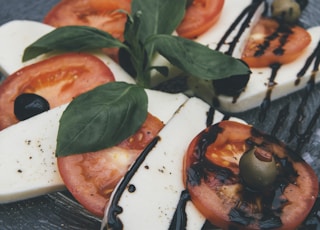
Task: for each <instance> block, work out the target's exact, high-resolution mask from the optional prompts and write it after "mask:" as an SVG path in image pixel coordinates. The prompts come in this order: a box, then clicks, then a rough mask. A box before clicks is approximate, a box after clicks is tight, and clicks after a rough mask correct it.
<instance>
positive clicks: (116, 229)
mask: <svg viewBox="0 0 320 230" xmlns="http://www.w3.org/2000/svg"><path fill="white" fill-rule="evenodd" d="M159 140H160V137H155V138H154V139H153V140H152V141H151V143H150V144H149V145H148V146H147V147H146V148H145V149H144V150H143V151H142V153H141V154H140V155H139V157H138V158H137V160H136V162H135V163H134V164H133V165H132V167H131V168H130V169H129V171H127V173H126V175H125V176H124V178H123V179H122V181H121V182H120V185H119V187H118V188H117V191H116V192H115V194H114V197H113V199H111V200H110V205H109V211H108V213H107V223H106V225H107V226H105V228H106V227H107V229H113V230H121V229H123V224H122V221H121V220H120V218H118V214H120V213H121V212H122V207H120V206H119V205H118V203H119V201H120V199H121V196H122V194H123V192H124V191H125V190H126V189H127V185H128V183H129V182H130V180H131V179H132V177H133V176H134V174H135V173H136V171H137V170H138V168H139V167H140V166H141V164H142V163H143V162H144V160H145V158H146V157H147V156H148V154H149V152H150V151H151V150H152V149H153V148H154V147H155V146H156V145H157V143H158V141H159Z"/></svg>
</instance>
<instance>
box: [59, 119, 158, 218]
mask: <svg viewBox="0 0 320 230" xmlns="http://www.w3.org/2000/svg"><path fill="white" fill-rule="evenodd" d="M162 127H163V123H162V122H161V121H160V120H159V119H158V118H156V117H154V116H153V115H151V114H148V116H147V119H146V121H145V122H144V124H143V125H142V127H141V128H140V129H139V130H138V131H137V133H136V134H134V135H133V136H131V137H129V138H128V139H126V140H124V141H123V142H122V143H120V144H119V145H117V146H114V147H111V148H107V149H103V150H100V151H97V152H91V153H84V154H76V155H70V156H66V157H58V168H59V172H60V175H61V177H62V179H63V181H64V183H65V185H66V187H67V188H68V190H69V191H70V192H71V194H72V195H73V196H74V197H75V199H76V200H77V201H78V202H79V203H80V204H82V205H83V207H84V208H86V209H87V210H88V211H90V212H91V213H92V214H94V215H96V216H98V217H103V215H104V210H105V206H106V204H107V203H108V201H109V199H110V196H111V193H112V191H113V189H114V188H115V187H116V185H117V184H118V182H119V181H120V179H121V178H122V177H123V176H124V175H125V173H126V172H127V170H128V168H129V167H130V165H131V164H132V163H133V162H134V161H135V160H136V158H137V157H138V156H139V154H140V153H141V152H142V150H143V149H144V148H145V147H146V146H147V144H148V143H149V142H151V140H152V139H153V138H154V137H155V136H156V135H157V133H158V132H159V131H160V129H161V128H162Z"/></svg>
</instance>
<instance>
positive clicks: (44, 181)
mask: <svg viewBox="0 0 320 230" xmlns="http://www.w3.org/2000/svg"><path fill="white" fill-rule="evenodd" d="M147 94H148V98H149V107H148V111H149V112H150V113H152V114H153V115H155V116H156V117H158V118H159V119H160V120H161V121H163V122H164V123H166V122H167V121H168V120H169V119H170V118H171V117H172V115H173V114H174V113H175V112H176V110H177V109H178V108H179V107H180V106H181V105H182V104H183V103H184V102H185V101H186V100H187V99H188V98H187V97H186V96H184V95H183V94H167V93H162V92H158V91H152V90H147ZM66 106H67V105H63V106H60V107H57V108H54V109H52V110H49V111H47V112H44V113H42V114H39V115H37V116H35V117H32V118H30V119H28V120H25V121H21V122H19V123H17V124H15V125H13V126H10V127H8V128H6V129H4V130H2V131H1V132H0V149H1V151H0V175H1V176H0V177H1V178H0V203H7V202H12V201H17V200H22V199H27V198H30V197H35V196H39V195H43V194H46V193H49V192H52V191H57V190H61V189H63V188H64V184H63V182H62V180H61V178H60V175H59V172H58V169H57V165H56V159H55V149H56V138H57V133H58V128H59V119H60V117H61V115H62V113H63V111H64V109H65V108H66Z"/></svg>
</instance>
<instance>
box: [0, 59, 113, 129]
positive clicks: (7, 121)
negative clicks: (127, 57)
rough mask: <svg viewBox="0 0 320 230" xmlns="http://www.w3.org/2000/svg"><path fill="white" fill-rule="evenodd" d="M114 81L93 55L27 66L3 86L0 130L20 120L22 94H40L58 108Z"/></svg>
mask: <svg viewBox="0 0 320 230" xmlns="http://www.w3.org/2000/svg"><path fill="white" fill-rule="evenodd" d="M114 80H115V79H114V76H113V73H112V72H111V70H110V69H109V67H107V66H106V65H105V64H104V63H103V62H102V61H101V60H100V59H99V58H97V57H95V56H93V55H90V54H83V53H68V54H62V55H57V56H54V57H51V58H48V59H46V60H43V61H40V62H37V63H35V64H31V65H29V66H26V67H24V68H22V69H20V70H18V71H17V72H15V73H13V74H12V75H10V76H8V77H7V78H6V79H5V81H3V83H2V84H1V85H0V111H1V113H0V130H2V129H4V128H6V127H8V126H10V125H12V124H15V123H17V122H18V120H17V118H16V117H15V115H14V101H15V99H16V98H17V96H19V95H20V94H22V93H33V94H37V95H39V96H41V97H43V98H45V99H46V100H47V101H48V102H49V105H50V108H54V107H56V106H59V105H62V104H65V103H67V102H69V101H71V100H72V99H73V98H74V97H76V96H78V95H79V94H81V93H84V92H86V91H88V90H90V89H93V88H94V87H96V86H98V85H101V84H104V83H107V82H110V81H114Z"/></svg>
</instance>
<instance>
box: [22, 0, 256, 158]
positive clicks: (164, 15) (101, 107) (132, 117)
mask: <svg viewBox="0 0 320 230" xmlns="http://www.w3.org/2000/svg"><path fill="white" fill-rule="evenodd" d="M186 3H187V0H174V1H173V0H148V1H146V0H132V3H131V4H132V5H131V14H127V21H126V26H125V31H124V38H125V41H124V42H121V41H119V40H118V39H116V38H114V37H113V36H112V35H111V34H109V33H106V32H104V31H101V30H99V29H95V28H92V27H87V26H65V27H60V28H57V29H55V30H53V31H52V32H50V33H48V34H46V35H45V36H43V37H41V38H40V39H38V40H37V41H35V42H34V43H33V44H31V45H30V46H28V47H27V48H26V49H25V52H24V55H23V61H27V60H30V59H32V58H35V57H37V56H39V55H41V54H44V53H48V52H51V51H67V52H68V51H87V50H92V49H100V48H111V47H115V48H120V51H121V52H120V53H122V52H123V53H124V54H125V55H119V59H120V64H121V63H122V64H123V63H124V65H122V66H125V67H128V66H130V68H132V71H131V72H130V73H131V75H132V77H134V78H135V80H136V83H137V85H135V86H134V85H130V84H126V83H109V84H106V85H102V86H100V87H98V88H96V89H94V90H92V91H89V92H87V93H84V94H83V95H81V96H79V97H78V98H76V99H75V100H73V101H72V102H71V103H70V104H69V106H68V108H67V109H66V110H65V111H64V113H63V115H62V118H61V120H60V127H59V132H58V138H57V150H56V155H57V156H66V155H69V154H75V153H83V152H91V151H96V150H100V149H103V148H107V147H110V146H114V145H116V144H118V143H119V142H121V141H122V140H124V139H125V138H127V137H129V136H130V135H132V134H133V133H134V132H135V131H137V129H138V128H139V127H140V126H141V124H142V123H143V121H144V120H145V118H146V114H147V104H148V100H147V96H146V93H145V91H144V90H143V88H148V87H149V86H150V82H151V70H152V69H156V70H157V71H159V72H160V73H162V74H164V75H165V74H167V72H168V69H167V67H165V66H153V64H152V61H153V57H154V55H155V54H156V53H160V54H161V55H162V56H164V57H165V58H167V59H168V60H169V61H170V62H171V64H173V65H175V66H177V67H179V68H180V69H181V70H182V71H184V72H186V74H190V75H192V76H194V77H198V78H201V79H206V80H215V79H220V78H225V77H230V76H232V75H234V74H238V75H244V74H249V73H250V70H249V69H248V67H247V66H246V65H245V64H243V63H242V62H241V61H239V60H236V59H234V58H232V57H230V56H228V55H225V54H222V53H220V52H218V51H214V50H211V49H209V48H208V47H206V46H203V45H201V44H199V43H195V42H193V41H191V40H187V39H184V38H181V37H177V36H172V35H171V34H172V33H173V31H174V30H175V28H176V27H177V26H178V25H179V23H180V22H181V20H182V18H183V16H184V14H185V6H186ZM124 13H125V12H124ZM120 53H119V54H120ZM122 57H125V59H124V58H122ZM140 86H141V87H142V88H140Z"/></svg>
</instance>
